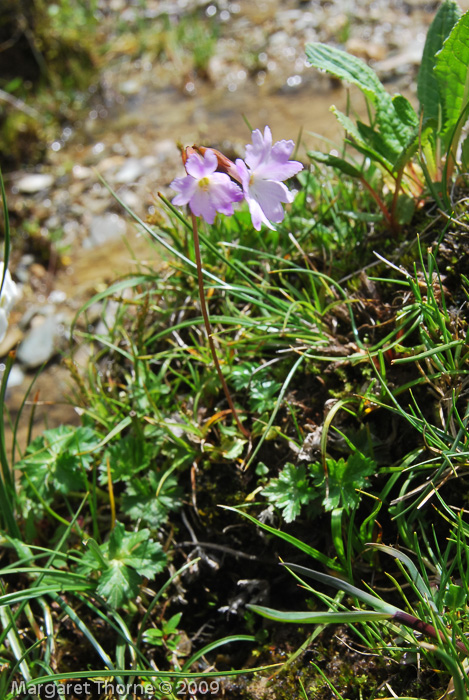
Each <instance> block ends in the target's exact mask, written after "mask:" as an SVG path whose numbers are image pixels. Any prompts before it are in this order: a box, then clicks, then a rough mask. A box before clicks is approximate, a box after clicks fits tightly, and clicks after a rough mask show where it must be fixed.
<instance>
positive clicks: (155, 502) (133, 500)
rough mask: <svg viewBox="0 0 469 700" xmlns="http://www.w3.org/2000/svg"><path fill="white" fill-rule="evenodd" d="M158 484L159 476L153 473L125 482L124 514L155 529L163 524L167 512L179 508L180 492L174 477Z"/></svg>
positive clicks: (159, 481)
mask: <svg viewBox="0 0 469 700" xmlns="http://www.w3.org/2000/svg"><path fill="white" fill-rule="evenodd" d="M160 483H161V475H158V474H156V473H155V472H153V471H150V472H148V473H147V474H146V475H145V476H144V477H142V478H138V477H134V478H133V479H132V481H129V482H127V488H126V492H125V493H124V495H123V497H122V510H123V511H124V513H127V514H128V515H129V516H130V517H131V518H132V520H143V521H144V522H145V523H147V524H148V525H151V526H152V527H155V528H156V527H159V526H160V525H161V524H162V523H164V522H165V521H166V519H167V517H168V514H169V512H170V511H174V510H177V509H178V508H179V507H180V505H181V498H180V497H181V495H182V491H181V488H180V487H179V486H178V483H177V479H176V477H174V476H170V477H168V478H167V479H165V480H164V482H163V484H162V485H161V486H160Z"/></svg>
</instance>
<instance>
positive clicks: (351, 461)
mask: <svg viewBox="0 0 469 700" xmlns="http://www.w3.org/2000/svg"><path fill="white" fill-rule="evenodd" d="M326 467H327V472H326V474H325V473H324V468H323V465H322V464H320V463H318V462H316V463H314V464H312V465H311V466H310V470H311V474H312V477H313V485H314V486H315V487H316V488H317V489H322V490H323V491H325V495H324V498H323V500H322V505H323V506H324V509H325V510H326V511H331V510H334V508H339V507H341V508H345V509H346V510H349V511H350V510H352V509H353V508H356V507H357V505H358V503H359V502H360V498H361V496H360V493H359V492H358V490H359V489H363V488H364V487H365V486H366V484H367V481H368V477H369V476H371V475H372V474H375V473H376V462H375V461H374V460H373V459H371V458H369V457H365V456H364V455H362V454H361V453H360V452H354V453H353V454H351V455H349V457H348V458H347V460H345V459H343V458H342V457H341V458H340V459H338V460H335V459H330V458H328V459H326Z"/></svg>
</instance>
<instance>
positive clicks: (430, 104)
mask: <svg viewBox="0 0 469 700" xmlns="http://www.w3.org/2000/svg"><path fill="white" fill-rule="evenodd" d="M460 17H461V10H460V9H459V6H458V4H457V2H455V1H454V0H446V2H443V3H442V5H441V7H440V8H439V10H438V12H437V13H436V15H435V17H434V19H433V22H432V23H431V25H430V28H429V30H428V34H427V39H426V41H425V48H424V50H423V55H422V63H421V65H420V70H419V75H418V82H417V95H418V98H419V101H420V107H421V110H422V112H423V119H424V121H425V122H426V121H427V120H428V119H434V120H435V121H436V124H438V123H441V120H442V119H443V116H444V115H443V110H444V105H443V101H442V97H441V93H440V86H439V82H438V78H437V76H436V75H435V73H434V71H433V69H434V67H435V64H436V61H437V59H436V54H437V53H438V52H439V51H440V50H441V49H442V48H443V44H444V42H445V40H446V39H447V37H448V36H449V34H450V32H451V30H452V29H453V27H454V25H455V24H456V22H457V21H458V20H459V18H460Z"/></svg>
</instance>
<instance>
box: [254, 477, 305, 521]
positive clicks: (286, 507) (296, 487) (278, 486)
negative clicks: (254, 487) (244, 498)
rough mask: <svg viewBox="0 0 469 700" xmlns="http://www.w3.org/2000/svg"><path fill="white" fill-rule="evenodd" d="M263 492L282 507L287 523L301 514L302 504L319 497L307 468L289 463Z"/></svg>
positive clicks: (269, 499) (278, 506)
mask: <svg viewBox="0 0 469 700" xmlns="http://www.w3.org/2000/svg"><path fill="white" fill-rule="evenodd" d="M262 494H263V495H264V496H266V497H267V500H268V501H270V503H274V504H275V505H276V506H277V508H281V509H282V511H283V513H282V514H283V517H284V519H285V521H286V522H287V523H291V522H293V520H295V519H296V518H297V517H298V516H299V514H300V511H301V507H302V506H304V505H307V504H308V503H311V501H313V500H314V499H315V498H317V494H316V492H315V490H314V489H313V487H312V485H311V483H310V478H309V475H308V474H307V473H306V468H305V467H303V466H300V467H295V465H294V464H289V463H287V464H286V465H285V467H284V468H283V469H282V471H281V472H280V474H279V478H278V479H272V481H271V482H270V484H269V485H268V486H267V488H265V489H264V490H263V492H262Z"/></svg>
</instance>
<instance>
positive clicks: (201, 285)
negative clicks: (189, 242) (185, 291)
mask: <svg viewBox="0 0 469 700" xmlns="http://www.w3.org/2000/svg"><path fill="white" fill-rule="evenodd" d="M191 216H192V232H193V234H194V248H195V262H196V265H197V282H198V285H199V299H200V307H201V310H202V318H203V319H204V325H205V331H206V333H207V338H208V344H209V347H210V352H211V353H212V358H213V364H214V365H215V369H216V370H217V374H218V378H219V380H220V382H221V385H222V387H223V391H224V392H225V396H226V400H227V401H228V406H229V407H230V410H231V413H232V414H233V418H234V419H235V421H236V425H237V426H238V428H239V429H240V431H241V432H242V433H243V435H244V436H245V437H246V438H248V439H249V438H250V437H251V435H250V433H249V430H247V428H245V427H244V425H243V424H242V423H241V421H240V419H239V416H238V413H237V411H236V408H235V407H234V403H233V399H232V398H231V394H230V390H229V389H228V385H227V383H226V381H225V377H224V376H223V373H222V371H221V367H220V362H219V361H218V356H217V351H216V348H215V343H214V342H213V332H212V325H211V323H210V318H209V315H208V309H207V302H206V299H205V290H204V279H203V275H202V260H201V257H200V243H199V231H198V229H197V219H196V217H195V216H194V214H191Z"/></svg>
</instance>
